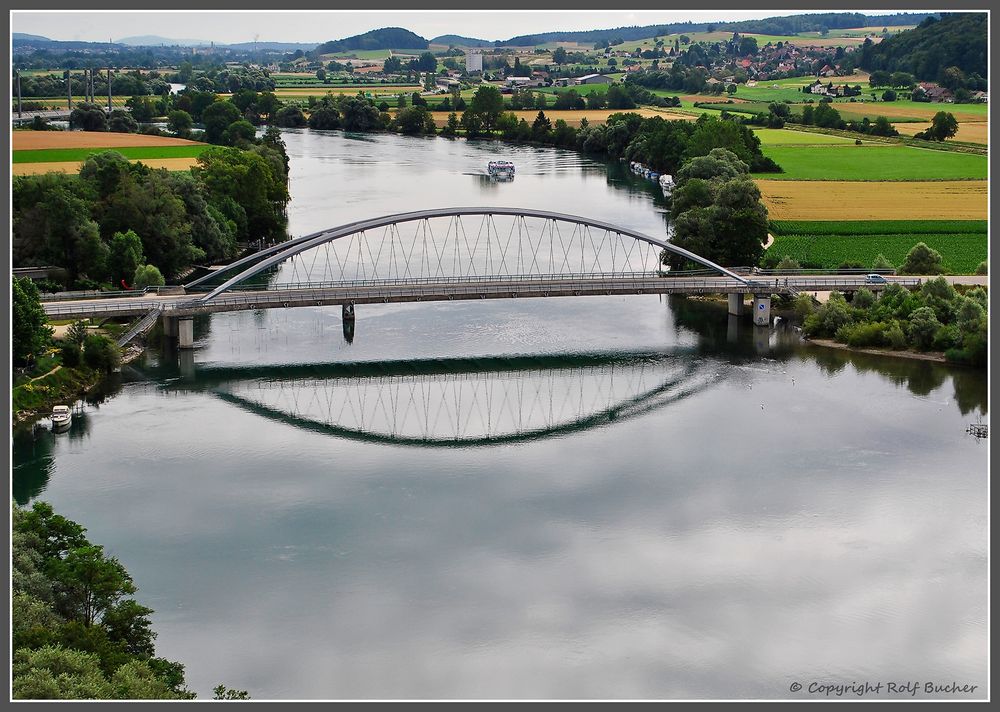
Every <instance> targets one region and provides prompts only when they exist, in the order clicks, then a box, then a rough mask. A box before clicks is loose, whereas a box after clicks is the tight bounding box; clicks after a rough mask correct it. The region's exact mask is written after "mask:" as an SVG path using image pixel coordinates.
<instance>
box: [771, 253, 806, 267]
mask: <svg viewBox="0 0 1000 712" xmlns="http://www.w3.org/2000/svg"><path fill="white" fill-rule="evenodd" d="M775 269H802V265H800V264H799V261H798V260H793V259H792V258H791V257H789V256H788V255H785V256H784V257H782V258H781V261H780V262H778V264H777V267H776V268H775Z"/></svg>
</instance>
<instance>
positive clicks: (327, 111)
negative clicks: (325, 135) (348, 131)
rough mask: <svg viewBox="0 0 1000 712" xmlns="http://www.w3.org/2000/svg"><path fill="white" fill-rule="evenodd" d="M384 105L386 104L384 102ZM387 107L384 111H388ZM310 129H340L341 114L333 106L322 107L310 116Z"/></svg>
mask: <svg viewBox="0 0 1000 712" xmlns="http://www.w3.org/2000/svg"><path fill="white" fill-rule="evenodd" d="M383 103H384V102H383ZM388 110H389V107H388V105H386V107H385V109H384V111H388ZM309 128H311V129H319V130H323V131H328V130H332V129H339V128H340V112H339V111H337V110H336V109H335V108H333V107H332V106H321V107H319V108H317V109H316V110H314V111H313V112H312V113H311V114H309Z"/></svg>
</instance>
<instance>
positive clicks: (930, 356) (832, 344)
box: [802, 337, 961, 366]
mask: <svg viewBox="0 0 1000 712" xmlns="http://www.w3.org/2000/svg"><path fill="white" fill-rule="evenodd" d="M802 341H803V343H806V344H815V345H817V346H825V347H827V348H830V349H840V350H841V351H853V352H856V353H861V354H871V355H873V356H895V357H897V358H908V359H911V360H914V361H934V362H935V363H946V364H949V365H953V366H954V365H961V364H954V363H952V362H951V361H949V360H948V359H947V358H945V355H944V353H943V352H941V351H911V350H905V351H902V350H901V351H894V350H892V349H873V348H861V347H859V346H848V345H847V344H842V343H840V342H838V341H834V340H833V339H808V338H804V337H803V339H802Z"/></svg>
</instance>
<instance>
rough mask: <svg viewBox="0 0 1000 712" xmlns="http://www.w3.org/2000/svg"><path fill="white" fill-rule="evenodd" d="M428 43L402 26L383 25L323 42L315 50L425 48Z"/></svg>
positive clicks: (323, 51)
mask: <svg viewBox="0 0 1000 712" xmlns="http://www.w3.org/2000/svg"><path fill="white" fill-rule="evenodd" d="M428 44H429V43H428V42H427V40H425V39H424V38H423V37H421V36H420V35H416V34H414V33H412V32H410V31H409V30H404V29H403V28H402V27H383V28H381V29H378V30H372V31H371V32H365V33H364V34H363V35H354V36H352V37H346V38H344V39H342V40H333V41H331V42H324V43H323V44H321V45H320V46H319V47H317V48H316V50H315V51H316V53H317V54H329V53H331V52H347V51H350V50H356V49H360V50H364V49H426V48H427V45H428Z"/></svg>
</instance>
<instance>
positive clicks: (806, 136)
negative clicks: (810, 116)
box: [753, 128, 860, 146]
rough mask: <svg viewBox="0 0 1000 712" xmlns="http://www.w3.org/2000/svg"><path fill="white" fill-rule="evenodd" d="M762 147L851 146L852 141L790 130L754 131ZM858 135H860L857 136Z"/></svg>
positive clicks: (841, 137)
mask: <svg viewBox="0 0 1000 712" xmlns="http://www.w3.org/2000/svg"><path fill="white" fill-rule="evenodd" d="M753 132H754V134H755V135H756V136H757V138H759V139H760V143H761V145H762V146H830V145H833V146H853V145H854V139H853V138H848V137H847V136H831V135H829V134H821V133H813V132H811V131H795V130H792V129H756V128H755V129H754V130H753ZM859 135H860V134H859Z"/></svg>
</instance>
